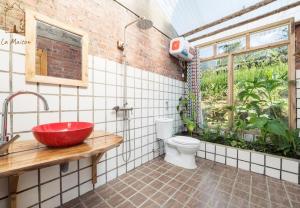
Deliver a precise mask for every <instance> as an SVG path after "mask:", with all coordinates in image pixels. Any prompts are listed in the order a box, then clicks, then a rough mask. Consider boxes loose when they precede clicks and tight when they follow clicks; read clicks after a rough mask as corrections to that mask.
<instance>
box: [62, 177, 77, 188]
mask: <svg viewBox="0 0 300 208" xmlns="http://www.w3.org/2000/svg"><path fill="white" fill-rule="evenodd" d="M77 185H78V172H75V173H72V174H70V175H66V176H64V177H62V190H63V191H65V190H67V189H70V188H72V187H74V186H77Z"/></svg>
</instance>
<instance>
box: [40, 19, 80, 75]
mask: <svg viewBox="0 0 300 208" xmlns="http://www.w3.org/2000/svg"><path fill="white" fill-rule="evenodd" d="M81 42H82V37H81V36H79V35H77V34H74V33H71V32H69V31H66V30H63V29H61V28H59V27H56V26H53V25H50V24H47V23H45V22H42V21H39V20H37V24H36V66H35V70H36V74H37V75H42V76H51V77H58V78H66V79H75V80H82V58H81V57H82V43H81Z"/></svg>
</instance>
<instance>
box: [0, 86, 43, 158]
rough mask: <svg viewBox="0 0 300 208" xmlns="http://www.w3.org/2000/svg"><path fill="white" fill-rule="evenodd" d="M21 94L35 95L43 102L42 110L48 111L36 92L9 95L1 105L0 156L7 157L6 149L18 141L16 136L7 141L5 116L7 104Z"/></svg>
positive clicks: (20, 92) (41, 97)
mask: <svg viewBox="0 0 300 208" xmlns="http://www.w3.org/2000/svg"><path fill="white" fill-rule="evenodd" d="M23 94H31V95H35V96H37V97H38V98H40V99H41V100H42V101H43V102H44V109H45V110H49V106H48V103H47V101H46V99H45V98H44V97H43V96H42V95H40V94H38V93H36V92H30V91H19V92H16V93H13V94H10V95H9V96H8V97H7V98H6V99H5V100H4V102H3V105H2V123H1V136H0V156H3V155H7V154H8V148H9V146H10V145H11V144H12V143H13V142H14V141H15V140H16V139H18V138H19V137H20V136H19V135H16V136H14V137H12V138H11V139H9V137H10V136H9V134H8V133H7V115H8V104H9V102H10V101H11V100H12V99H13V98H14V97H16V96H18V95H23Z"/></svg>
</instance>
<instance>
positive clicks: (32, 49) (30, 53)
mask: <svg viewBox="0 0 300 208" xmlns="http://www.w3.org/2000/svg"><path fill="white" fill-rule="evenodd" d="M38 20H39V21H42V22H45V23H47V24H50V25H53V26H55V27H58V28H60V29H63V30H66V31H68V32H71V33H74V34H76V35H79V36H81V37H82V39H81V44H82V48H81V59H82V60H81V73H82V76H81V80H75V79H66V78H59V77H51V76H41V75H38V74H36V40H37V31H36V26H37V21H38ZM25 36H26V40H27V41H29V42H30V44H27V45H26V57H25V60H26V64H25V66H26V81H28V82H38V83H47V84H58V85H68V86H79V87H87V86H88V34H87V33H86V32H84V31H82V30H81V29H78V28H74V27H72V26H70V25H67V24H64V23H61V22H59V21H56V20H53V19H51V18H49V17H47V16H44V15H42V14H39V13H37V12H34V11H32V10H29V9H27V10H26V32H25Z"/></svg>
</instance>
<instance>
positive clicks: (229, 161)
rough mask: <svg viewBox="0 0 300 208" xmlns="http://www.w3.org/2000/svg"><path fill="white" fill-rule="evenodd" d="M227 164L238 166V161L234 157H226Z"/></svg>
mask: <svg viewBox="0 0 300 208" xmlns="http://www.w3.org/2000/svg"><path fill="white" fill-rule="evenodd" d="M226 164H227V165H229V166H232V167H236V166H237V162H236V159H232V158H228V157H227V158H226Z"/></svg>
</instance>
